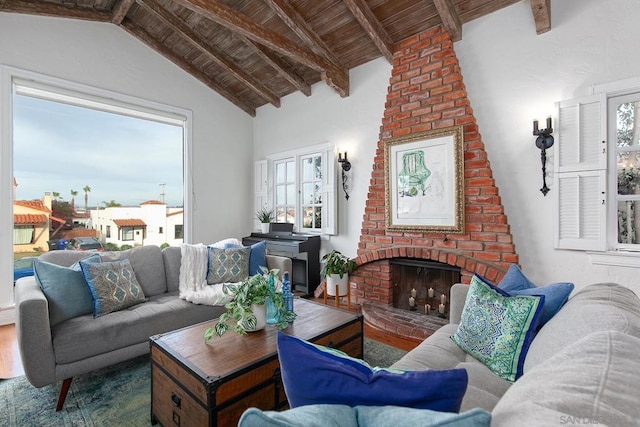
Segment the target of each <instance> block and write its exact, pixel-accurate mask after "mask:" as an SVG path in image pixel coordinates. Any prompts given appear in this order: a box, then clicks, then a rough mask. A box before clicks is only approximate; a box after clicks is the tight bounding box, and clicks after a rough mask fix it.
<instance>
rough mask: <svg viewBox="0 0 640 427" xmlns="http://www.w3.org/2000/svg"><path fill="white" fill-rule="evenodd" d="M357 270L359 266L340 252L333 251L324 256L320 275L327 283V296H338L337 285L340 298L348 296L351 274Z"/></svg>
mask: <svg viewBox="0 0 640 427" xmlns="http://www.w3.org/2000/svg"><path fill="white" fill-rule="evenodd" d="M357 269H358V264H356V262H355V261H354V260H352V259H351V258H349V257H347V256H346V255H343V254H342V253H340V252H339V251H331V252H329V253H328V254H326V255H325V256H323V257H322V271H321V272H320V274H321V275H322V277H323V278H325V279H326V281H327V283H326V292H327V295H331V296H335V295H336V285H338V296H343V295H346V294H347V289H348V286H349V274H351V273H353V272H354V271H356V270H357Z"/></svg>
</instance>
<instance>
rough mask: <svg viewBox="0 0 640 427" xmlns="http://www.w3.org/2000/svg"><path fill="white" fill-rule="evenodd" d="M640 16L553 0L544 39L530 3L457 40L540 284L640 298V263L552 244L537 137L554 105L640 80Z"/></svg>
mask: <svg viewBox="0 0 640 427" xmlns="http://www.w3.org/2000/svg"><path fill="white" fill-rule="evenodd" d="M639 19H640V2H638V1H637V0H616V1H602V0H562V1H553V2H551V27H552V29H551V31H549V32H547V33H545V34H542V35H539V36H538V35H536V33H535V30H534V23H533V18H532V14H531V8H530V2H529V1H523V2H518V3H516V4H514V5H513V6H510V7H508V8H505V9H503V10H501V11H499V12H497V13H494V14H491V15H490V16H487V17H484V18H482V19H478V20H476V21H473V22H471V23H469V24H466V25H465V26H464V27H463V34H462V40H461V41H460V42H458V43H456V44H455V50H456V53H457V55H458V58H459V60H460V65H461V69H462V73H463V76H464V82H465V84H466V86H467V92H468V95H469V99H470V102H471V105H472V107H473V110H474V112H475V116H476V119H477V122H478V126H479V129H480V133H481V134H482V139H483V141H484V143H485V146H486V151H487V154H488V157H489V160H490V161H491V167H492V170H493V173H494V177H495V179H496V182H497V184H498V187H499V189H500V196H501V197H502V201H503V204H504V206H505V211H506V214H507V216H508V218H509V224H510V225H511V229H512V233H513V236H514V241H515V244H516V250H517V252H518V254H519V255H520V263H521V265H522V267H523V270H524V272H525V273H526V274H527V275H529V276H530V277H531V278H532V280H533V281H534V282H536V283H540V284H544V283H549V282H552V281H563V280H567V281H573V282H574V283H575V284H576V287H577V288H580V287H583V286H585V285H588V284H590V283H595V282H601V281H613V282H618V283H622V284H624V285H626V286H628V287H630V288H632V289H634V290H635V292H636V293H638V294H640V281H639V280H638V278H637V276H638V269H637V268H631V267H612V266H602V265H594V264H592V263H591V259H590V256H589V255H588V254H586V253H584V252H580V251H566V250H565V251H561V250H554V249H553V197H554V194H553V193H554V192H555V191H557V189H556V188H554V187H553V177H552V174H550V176H549V177H548V178H547V184H548V185H549V187H550V188H551V192H550V193H549V194H548V195H547V196H546V197H543V195H542V193H540V191H539V189H540V187H541V186H542V176H541V173H542V172H541V164H540V150H539V149H538V148H536V147H535V137H533V136H532V134H531V133H532V121H533V119H534V118H538V119H539V120H544V119H545V118H546V117H547V116H549V115H554V114H555V112H554V108H555V107H554V103H555V102H556V101H560V100H564V99H571V98H575V97H579V96H584V95H588V94H589V87H590V86H591V85H594V84H598V83H606V82H610V81H615V80H620V79H626V78H629V77H635V76H640V51H638V49H637V40H638V39H640V26H638V25H637V22H638V20H639ZM553 161H554V159H553V155H552V156H551V158H550V159H549V163H548V166H547V168H548V170H553Z"/></svg>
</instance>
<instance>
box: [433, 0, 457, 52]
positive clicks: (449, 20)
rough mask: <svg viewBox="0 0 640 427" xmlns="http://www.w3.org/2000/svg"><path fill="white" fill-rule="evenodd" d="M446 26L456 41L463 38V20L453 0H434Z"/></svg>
mask: <svg viewBox="0 0 640 427" xmlns="http://www.w3.org/2000/svg"><path fill="white" fill-rule="evenodd" d="M433 5H434V6H435V7H436V9H437V11H438V14H439V15H440V19H442V24H443V25H444V28H445V29H446V30H447V32H448V33H449V36H451V40H452V41H454V42H457V41H460V40H462V21H461V20H460V16H459V15H458V12H456V8H455V6H454V5H453V1H452V0H433Z"/></svg>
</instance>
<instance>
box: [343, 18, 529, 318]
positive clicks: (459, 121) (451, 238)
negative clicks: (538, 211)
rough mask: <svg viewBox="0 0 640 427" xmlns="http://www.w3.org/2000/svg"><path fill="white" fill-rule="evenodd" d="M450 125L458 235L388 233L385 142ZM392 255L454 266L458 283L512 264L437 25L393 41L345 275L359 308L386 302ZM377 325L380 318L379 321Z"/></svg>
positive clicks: (448, 46) (504, 226)
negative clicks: (460, 148) (455, 136)
mask: <svg viewBox="0 0 640 427" xmlns="http://www.w3.org/2000/svg"><path fill="white" fill-rule="evenodd" d="M468 72H473V70H469V71H468ZM454 125H461V126H463V133H464V202H465V211H464V215H465V232H464V233H462V234H453V233H425V232H420V231H414V232H412V231H389V230H387V229H386V224H385V200H386V198H385V175H384V168H385V165H384V142H385V140H388V139H389V138H394V137H399V136H405V135H411V134H414V133H420V132H424V131H428V130H434V129H442V128H446V127H450V126H454ZM394 258H404V259H423V260H430V261H435V262H440V263H444V264H448V265H451V266H456V267H459V268H460V275H461V281H462V282H463V283H469V281H470V280H471V276H472V275H473V274H474V273H478V274H480V275H483V276H484V277H486V278H487V279H489V280H492V281H498V280H499V279H501V278H502V276H503V275H504V274H505V272H506V269H507V268H508V266H509V264H511V263H518V255H517V253H516V250H515V246H514V244H513V240H512V236H511V232H510V229H509V224H508V221H507V217H506V215H505V214H504V208H503V206H502V202H501V199H500V195H499V191H498V188H497V187H496V185H495V182H494V179H493V174H492V171H491V165H490V162H489V160H488V158H487V153H486V152H485V149H484V144H483V142H482V138H481V136H480V132H479V130H478V126H477V124H476V120H475V117H474V115H473V109H472V107H471V104H470V102H469V100H468V98H467V92H466V89H465V86H464V83H463V79H462V72H461V70H460V66H459V63H458V59H457V57H456V54H455V52H454V49H453V43H452V42H451V39H450V37H449V35H448V34H447V33H446V31H444V30H443V28H442V27H436V28H435V29H432V30H429V31H426V32H423V33H421V34H418V35H416V36H413V37H411V38H409V39H406V40H404V41H402V42H400V43H398V44H396V46H395V53H394V59H393V69H392V73H391V78H390V80H389V87H388V91H387V99H386V103H385V111H384V116H383V118H382V126H381V128H380V135H379V140H378V143H377V150H376V155H375V158H374V162H373V167H372V171H371V180H370V184H369V193H368V197H367V202H366V206H365V212H364V215H363V220H362V231H361V235H360V241H359V244H358V254H357V257H356V262H357V263H358V264H359V266H360V268H359V269H358V271H357V272H356V273H355V274H354V275H353V278H352V282H354V285H353V286H354V287H353V288H352V290H351V295H352V299H353V300H355V301H356V302H358V303H361V304H363V308H366V307H368V306H371V304H378V305H389V306H390V305H391V304H392V302H393V285H392V280H391V279H392V277H391V276H392V272H391V265H390V260H392V259H394ZM366 318H367V315H366V313H365V319H366ZM377 323H384V320H379V319H378V322H377ZM376 326H379V327H382V328H384V329H389V328H394V327H395V326H390V325H386V326H385V325H381V324H377V325H376Z"/></svg>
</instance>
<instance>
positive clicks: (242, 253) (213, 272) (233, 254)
mask: <svg viewBox="0 0 640 427" xmlns="http://www.w3.org/2000/svg"><path fill="white" fill-rule="evenodd" d="M250 255H251V248H228V249H218V248H214V247H211V246H210V247H209V270H208V272H207V283H208V284H210V285H213V284H215V283H238V282H242V281H243V280H244V279H246V278H247V277H249V256H250Z"/></svg>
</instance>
